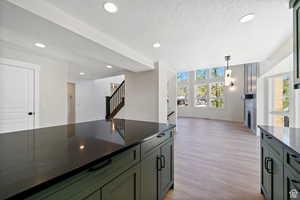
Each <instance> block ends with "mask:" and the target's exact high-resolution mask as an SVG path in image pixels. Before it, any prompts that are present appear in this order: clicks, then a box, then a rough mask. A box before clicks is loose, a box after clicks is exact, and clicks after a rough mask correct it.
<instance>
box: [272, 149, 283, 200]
mask: <svg viewBox="0 0 300 200" xmlns="http://www.w3.org/2000/svg"><path fill="white" fill-rule="evenodd" d="M270 157H271V159H272V187H273V188H272V200H282V199H283V162H282V161H281V160H280V159H279V158H278V157H277V155H276V154H275V153H274V152H273V151H271V152H270Z"/></svg>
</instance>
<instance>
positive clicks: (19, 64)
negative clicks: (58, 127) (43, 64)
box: [0, 57, 41, 129]
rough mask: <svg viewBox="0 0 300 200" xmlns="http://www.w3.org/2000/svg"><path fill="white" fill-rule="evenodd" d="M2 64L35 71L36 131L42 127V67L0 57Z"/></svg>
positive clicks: (34, 122) (34, 107) (34, 110)
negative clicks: (40, 106)
mask: <svg viewBox="0 0 300 200" xmlns="http://www.w3.org/2000/svg"><path fill="white" fill-rule="evenodd" d="M0 64H4V65H9V66H14V67H18V68H23V69H30V70H33V72H34V75H33V82H34V89H33V95H34V97H33V112H34V113H35V115H34V120H33V127H34V129H35V128H39V125H40V120H39V115H40V112H39V111H40V109H39V100H40V94H39V75H40V69H41V68H40V66H39V65H36V64H32V63H27V62H23V61H18V60H12V59H7V58H2V57H0Z"/></svg>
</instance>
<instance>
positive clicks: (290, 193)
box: [284, 168, 300, 200]
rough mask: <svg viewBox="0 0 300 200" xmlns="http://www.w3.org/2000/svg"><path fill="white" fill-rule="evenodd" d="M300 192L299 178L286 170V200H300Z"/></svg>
mask: <svg viewBox="0 0 300 200" xmlns="http://www.w3.org/2000/svg"><path fill="white" fill-rule="evenodd" d="M299 191H300V178H299V176H297V175H296V174H294V172H293V171H291V170H289V169H288V168H284V200H300V195H299ZM297 193H298V194H297Z"/></svg>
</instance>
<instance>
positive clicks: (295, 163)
mask: <svg viewBox="0 0 300 200" xmlns="http://www.w3.org/2000/svg"><path fill="white" fill-rule="evenodd" d="M284 164H285V165H287V166H289V167H290V168H292V169H293V170H294V171H295V172H296V173H298V175H299V176H300V155H299V154H296V153H294V152H292V151H290V150H287V149H285V150H284Z"/></svg>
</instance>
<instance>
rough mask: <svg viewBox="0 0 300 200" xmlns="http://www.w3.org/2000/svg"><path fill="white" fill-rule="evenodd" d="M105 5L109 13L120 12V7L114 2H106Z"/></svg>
mask: <svg viewBox="0 0 300 200" xmlns="http://www.w3.org/2000/svg"><path fill="white" fill-rule="evenodd" d="M103 7H104V9H105V10H106V11H107V12H109V13H116V12H118V7H117V6H116V4H114V3H112V2H105V3H104V6H103Z"/></svg>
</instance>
